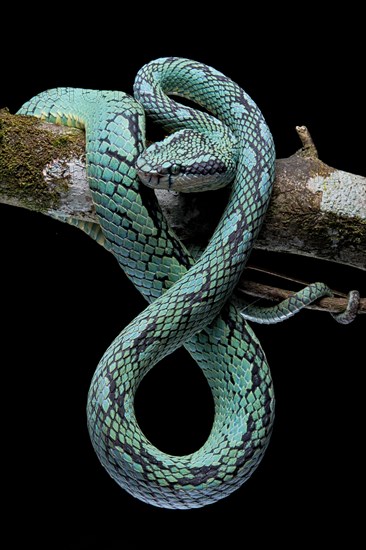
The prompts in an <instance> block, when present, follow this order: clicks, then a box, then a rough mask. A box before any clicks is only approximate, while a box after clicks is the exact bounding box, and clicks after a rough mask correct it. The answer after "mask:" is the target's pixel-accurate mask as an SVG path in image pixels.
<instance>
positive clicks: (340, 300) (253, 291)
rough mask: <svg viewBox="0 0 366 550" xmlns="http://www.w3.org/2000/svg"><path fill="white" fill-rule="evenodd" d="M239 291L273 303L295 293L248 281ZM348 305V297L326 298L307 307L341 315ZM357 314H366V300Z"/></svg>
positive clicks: (363, 299)
mask: <svg viewBox="0 0 366 550" xmlns="http://www.w3.org/2000/svg"><path fill="white" fill-rule="evenodd" d="M237 290H238V291H239V292H241V293H243V294H246V295H248V296H254V297H256V298H263V299H264V300H270V301H273V302H280V301H281V300H285V299H286V298H289V297H290V296H292V295H293V294H294V292H292V291H290V290H285V289H283V288H277V287H273V286H270V285H264V284H262V283H257V282H254V281H246V280H241V281H240V283H239V287H238V289H237ZM347 304H348V298H347V297H331V298H329V297H326V298H321V299H320V300H317V301H316V302H315V303H313V304H311V305H309V306H306V308H307V309H315V310H318V311H327V312H328V313H340V312H342V311H344V310H345V309H346V307H347ZM357 313H358V314H362V313H366V298H361V300H360V305H359V309H358V312H357Z"/></svg>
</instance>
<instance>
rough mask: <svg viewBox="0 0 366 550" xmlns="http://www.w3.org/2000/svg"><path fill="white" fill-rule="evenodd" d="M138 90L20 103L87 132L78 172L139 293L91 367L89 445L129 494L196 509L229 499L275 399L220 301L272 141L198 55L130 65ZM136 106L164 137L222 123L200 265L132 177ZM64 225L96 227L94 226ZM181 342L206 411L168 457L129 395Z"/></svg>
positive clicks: (259, 443)
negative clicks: (230, 163)
mask: <svg viewBox="0 0 366 550" xmlns="http://www.w3.org/2000/svg"><path fill="white" fill-rule="evenodd" d="M170 94H178V95H182V96H185V97H187V98H188V99H191V100H193V101H195V102H197V103H199V104H200V105H202V106H203V107H205V108H206V109H207V110H208V111H209V112H210V113H212V115H213V116H210V115H206V114H205V113H202V112H200V111H196V110H194V109H192V108H190V107H186V106H183V105H182V104H178V103H176V102H175V101H173V100H172V99H171V98H170ZM135 96H136V98H137V100H138V101H136V100H134V99H133V98H132V97H130V96H128V95H127V94H124V93H122V92H100V91H94V90H81V89H71V88H58V89H54V90H49V91H47V92H44V93H42V94H39V95H38V96H36V97H34V98H32V99H31V100H30V101H29V102H28V103H26V104H25V105H24V106H23V107H22V109H21V110H20V111H19V112H20V113H21V114H28V115H33V116H38V117H41V118H43V119H46V120H48V121H51V122H56V123H60V124H67V125H70V126H77V127H82V128H85V131H86V153H87V176H88V181H89V185H90V188H91V191H92V196H93V201H94V203H95V208H96V212H97V215H98V220H99V224H100V228H101V230H102V233H103V236H102V239H103V242H104V244H105V246H106V247H107V248H108V250H110V251H111V252H112V253H113V254H114V255H115V257H116V258H117V260H118V262H119V264H120V265H121V267H122V268H123V269H124V271H125V272H126V274H127V276H128V277H129V278H130V279H131V280H132V281H133V283H134V284H135V285H136V287H137V288H138V289H139V290H140V292H141V293H142V294H143V295H144V296H145V298H146V299H147V300H148V301H149V302H150V305H148V307H147V308H146V309H145V310H144V311H143V312H142V313H141V314H140V315H138V317H136V318H135V319H134V320H133V321H132V322H131V323H130V324H129V325H128V326H127V327H126V328H125V329H124V330H123V331H122V332H121V333H120V334H119V335H118V336H117V338H116V339H115V340H114V341H113V342H112V344H111V345H110V347H109V348H108V350H107V351H106V352H105V354H104V355H103V357H102V359H101V360H100V363H99V365H98V367H97V369H96V372H95V374H94V376H93V379H92V382H91V387H90V391H89V396H88V404H87V417H88V429H89V433H90V437H91V441H92V444H93V446H94V449H95V451H96V453H97V455H98V457H99V459H100V461H101V463H102V464H103V466H104V467H105V468H106V470H107V471H108V473H109V474H110V475H111V477H112V478H113V479H115V481H116V482H117V483H118V484H119V485H120V486H121V487H123V488H124V489H126V490H127V491H128V492H129V493H131V494H132V495H133V496H135V497H137V498H139V499H141V500H143V501H145V502H148V503H150V504H153V505H155V506H161V507H166V508H194V507H200V506H204V505H206V504H210V503H213V502H215V501H217V500H219V499H220V498H223V497H225V496H227V495H228V494H230V493H231V492H232V491H234V490H235V489H237V488H238V487H239V486H240V485H241V484H242V483H243V482H244V481H245V480H246V479H248V477H249V476H250V475H251V473H252V472H253V471H254V469H255V468H256V467H257V465H258V463H259V461H260V459H261V458H262V456H263V454H264V451H265V449H266V447H267V445H268V441H269V437H270V433H271V429H272V423H273V417H274V396H273V387H272V381H271V376H270V372H269V368H268V365H267V362H266V359H265V356H264V353H263V351H262V349H261V346H260V344H259V342H258V340H257V338H256V337H255V335H254V333H253V331H252V329H251V328H250V327H249V325H248V324H247V323H246V321H245V320H244V319H243V318H242V316H241V315H240V312H239V310H238V309H237V307H236V306H235V305H234V303H231V302H230V301H228V300H229V298H230V295H231V293H232V291H233V289H234V287H235V285H236V284H237V282H238V279H239V277H240V275H241V273H242V270H243V268H244V265H245V263H246V261H247V258H248V255H249V253H250V251H251V248H252V246H253V242H254V240H255V238H256V236H257V234H258V232H259V229H260V227H261V224H262V221H263V218H264V215H265V212H266V209H267V205H268V201H269V198H270V193H271V188H272V183H273V178H274V160H275V152H274V145H273V140H272V137H271V134H270V132H269V130H268V127H267V125H266V123H265V121H264V119H263V116H262V115H261V113H260V111H259V109H258V107H257V106H256V105H255V103H254V102H253V101H252V100H251V98H250V97H249V96H248V95H247V94H246V93H245V92H244V91H243V90H242V89H241V88H240V87H239V86H238V85H236V84H235V83H234V82H232V81H231V80H230V79H229V78H227V77H226V76H224V75H223V74H221V73H219V72H218V71H216V70H215V69H213V68H211V67H208V66H206V65H204V64H202V63H198V62H195V61H191V60H187V59H182V58H162V59H158V60H156V61H153V62H151V63H149V64H148V65H146V66H145V67H143V68H142V69H141V70H140V71H139V73H138V75H137V78H136V82H135ZM141 105H142V106H143V108H142V107H141ZM144 111H145V112H146V113H147V114H148V115H149V116H152V118H153V119H154V120H156V121H158V122H159V123H160V124H162V125H163V126H164V127H165V129H166V130H167V131H169V132H172V131H176V130H181V129H182V128H187V127H188V128H191V129H193V130H194V129H196V130H197V131H198V132H202V131H203V132H204V131H205V130H204V127H205V121H204V119H205V117H206V122H207V123H208V125H209V126H212V128H211V129H210V131H211V130H212V129H213V131H214V132H215V122H214V120H215V119H214V117H217V118H218V119H219V120H220V121H221V122H218V123H217V125H218V126H217V132H218V133H220V134H221V135H222V127H223V125H224V126H227V127H228V129H229V130H228V131H229V133H230V135H231V136H232V144H231V145H230V147H231V149H233V150H234V151H235V155H236V174H235V179H234V182H233V184H232V191H231V194H230V198H229V201H228V204H227V207H226V209H225V212H224V214H223V216H222V218H221V221H220V222H219V224H218V227H217V228H216V230H215V233H214V235H213V236H212V238H211V240H210V242H209V244H208V246H207V248H206V249H205V251H204V252H203V253H202V255H201V256H200V258H199V259H198V260H197V261H194V260H193V258H192V257H191V256H190V254H189V252H188V251H187V249H186V248H185V247H184V246H183V245H182V244H181V243H180V241H179V240H178V239H177V237H176V236H175V235H174V233H173V232H172V231H171V230H170V229H169V227H168V225H167V223H166V221H165V219H164V217H163V215H162V213H161V211H160V209H159V206H158V204H157V201H156V199H155V195H154V192H153V191H152V190H151V189H149V188H148V187H146V186H145V185H142V184H141V182H140V179H139V177H138V173H137V168H136V166H137V165H139V170H140V171H143V169H144V166H145V164H146V163H144V162H141V161H138V158H139V156H140V155H141V154H142V153H143V151H144V148H145V137H144ZM168 139H169V138H168ZM171 139H174V136H173V138H171ZM220 139H221V140H222V139H224V138H222V137H221V138H220ZM206 156H207V155H206ZM180 162H181V161H179V163H180ZM196 164H197V163H196ZM65 221H67V222H69V223H73V224H74V225H78V226H79V227H80V228H81V229H83V230H85V231H86V232H88V233H89V234H91V236H93V234H94V235H95V234H98V235H99V232H98V231H96V229H95V228H93V227H92V225H91V224H83V223H82V222H78V221H77V220H70V219H66V220H65ZM99 288H100V296H99V299H103V293H104V292H105V299H106V300H107V301H108V302H109V303H111V301H112V298H113V296H112V297H111V296H110V291H109V290H108V289H106V290H105V291H104V290H103V284H101V285H100V287H99ZM181 345H184V346H185V347H186V348H187V349H188V351H189V352H190V353H191V355H192V356H193V358H194V359H195V360H196V362H197V364H198V365H199V367H200V368H201V369H202V370H203V372H204V374H205V376H206V379H207V382H208V384H209V386H210V388H211V391H212V394H213V398H214V403H215V417H214V422H213V426H212V430H211V433H210V435H209V437H208V439H207V441H206V442H205V444H204V445H203V446H202V447H201V448H200V449H198V450H197V451H196V452H194V453H192V454H190V455H187V456H172V455H168V454H165V453H163V452H161V451H160V450H159V449H157V448H156V447H155V446H154V445H153V444H152V443H151V442H150V441H148V440H147V438H146V437H145V435H144V434H143V433H142V432H141V430H140V428H139V426H138V423H137V421H136V417H135V413H134V406H133V403H134V395H135V392H136V389H137V387H138V385H139V382H140V380H141V379H142V377H143V376H144V375H145V374H146V372H148V370H149V369H150V368H152V367H153V366H154V365H155V364H156V363H157V362H158V361H159V360H160V359H161V358H163V357H164V356H166V355H167V354H169V353H172V352H173V351H174V350H175V349H177V348H178V347H179V346H181ZM187 406H189V403H187Z"/></svg>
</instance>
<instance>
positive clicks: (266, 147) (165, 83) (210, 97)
mask: <svg viewBox="0 0 366 550" xmlns="http://www.w3.org/2000/svg"><path fill="white" fill-rule="evenodd" d="M134 94H135V97H136V99H137V100H138V101H139V102H140V103H141V104H142V105H143V107H144V109H145V111H146V113H147V114H148V115H149V116H150V117H152V118H153V120H155V121H156V122H158V123H159V124H161V125H162V126H163V127H164V128H165V129H166V130H167V131H173V130H177V129H180V128H181V127H189V128H193V129H198V130H201V128H202V127H203V126H204V127H205V128H206V129H207V126H208V125H209V126H211V129H213V128H216V129H217V119H218V120H219V121H220V122H219V127H220V128H222V127H223V126H224V127H227V128H228V131H229V132H230V134H231V135H233V136H234V138H233V139H234V140H236V144H237V145H236V147H237V155H238V164H237V174H236V178H235V181H234V184H233V188H232V193H231V196H230V199H229V202H228V205H227V207H226V209H225V211H224V213H223V216H222V219H221V222H220V223H219V225H218V227H217V230H216V232H215V234H214V235H213V237H212V239H211V241H210V243H209V246H208V248H207V249H206V253H207V254H208V255H212V253H215V254H216V255H217V253H218V250H220V249H221V248H222V246H223V243H224V244H225V243H227V242H228V238H229V235H230V239H231V244H232V247H231V248H232V254H230V259H229V262H230V265H226V266H225V269H226V268H227V269H229V268H230V266H231V265H232V264H234V265H235V264H237V263H238V264H241V266H242V268H243V267H244V265H245V262H246V260H247V257H248V254H249V252H250V250H251V248H252V245H253V241H254V239H255V238H256V236H257V234H258V232H259V229H260V227H261V224H262V221H263V218H264V215H265V212H266V209H267V206H268V202H269V198H270V193H271V189H272V183H273V179H274V160H275V150H274V144H273V139H272V136H271V133H270V131H269V129H268V127H267V124H266V123H265V121H264V118H263V116H262V114H261V112H260V110H259V109H258V107H257V105H256V104H255V102H254V101H253V100H252V99H251V98H250V97H249V96H248V95H247V94H246V93H245V92H244V90H242V89H241V88H240V87H239V86H238V85H237V84H235V83H234V82H233V81H231V80H230V79H228V78H227V77H226V76H225V75H223V74H222V73H220V72H219V71H217V70H215V69H213V68H212V67H208V66H206V65H204V64H202V63H199V62H195V61H191V60H187V59H182V58H175V57H169V58H161V59H158V60H156V61H154V62H152V63H149V64H148V65H145V66H144V67H142V69H141V70H140V71H139V73H138V74H137V77H136V80H135V85H134ZM172 94H176V95H179V96H182V97H185V98H186V99H189V100H191V101H194V102H195V103H197V104H198V105H200V106H202V107H204V108H205V109H207V110H208V111H209V112H210V113H212V115H214V116H212V115H209V114H207V113H203V112H201V111H197V110H195V109H192V108H190V107H188V106H183V105H181V104H179V103H177V102H175V101H174V100H173V99H171V97H169V95H172ZM215 117H217V119H216V118H215ZM177 120H178V122H177ZM243 204H246V207H245V208H243V206H242V205H243Z"/></svg>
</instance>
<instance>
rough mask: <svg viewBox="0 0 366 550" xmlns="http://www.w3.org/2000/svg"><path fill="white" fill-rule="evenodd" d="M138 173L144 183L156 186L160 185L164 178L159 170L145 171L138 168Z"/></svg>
mask: <svg viewBox="0 0 366 550" xmlns="http://www.w3.org/2000/svg"><path fill="white" fill-rule="evenodd" d="M137 175H138V177H139V179H140V181H141V182H142V183H143V184H144V185H147V186H148V187H154V188H156V187H159V186H160V184H161V183H162V179H163V178H164V175H163V174H159V173H158V172H144V170H139V169H138V170H137Z"/></svg>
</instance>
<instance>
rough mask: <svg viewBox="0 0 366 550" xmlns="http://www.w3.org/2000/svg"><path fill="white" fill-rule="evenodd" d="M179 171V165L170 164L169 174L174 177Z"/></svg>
mask: <svg viewBox="0 0 366 550" xmlns="http://www.w3.org/2000/svg"><path fill="white" fill-rule="evenodd" d="M179 170H180V166H179V164H172V166H171V168H170V173H171V174H173V176H175V175H176V174H178V173H179Z"/></svg>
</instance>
